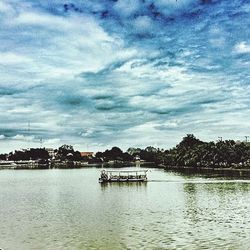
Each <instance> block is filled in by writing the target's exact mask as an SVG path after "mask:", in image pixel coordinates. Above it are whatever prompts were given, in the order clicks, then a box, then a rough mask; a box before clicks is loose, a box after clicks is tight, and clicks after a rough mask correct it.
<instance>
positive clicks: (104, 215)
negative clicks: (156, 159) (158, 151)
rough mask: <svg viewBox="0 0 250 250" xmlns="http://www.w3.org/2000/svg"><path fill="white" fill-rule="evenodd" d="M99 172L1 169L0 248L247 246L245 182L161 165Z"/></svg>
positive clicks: (249, 203) (249, 201) (249, 224)
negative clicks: (110, 177) (124, 176)
mask: <svg viewBox="0 0 250 250" xmlns="http://www.w3.org/2000/svg"><path fill="white" fill-rule="evenodd" d="M99 175H100V169H96V168H86V169H71V170H66V169H64V170H59V169H55V170H20V171H18V170H16V171H13V170H2V171H0V249H3V250H7V249H11V250H12V249H20V250H22V249H24V250H28V249H46V250H47V249H51V250H52V249H53V250H56V249H112V250H113V249H250V239H249V235H250V181H247V180H226V179H218V178H217V179H215V178H204V177H195V176H185V175H180V174H176V173H172V172H166V171H164V170H161V169H151V170H150V171H149V172H148V179H149V182H148V183H140V184H138V183H127V184H126V183H121V184H118V183H113V184H107V185H103V184H99V183H98V177H99Z"/></svg>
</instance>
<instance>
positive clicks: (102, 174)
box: [101, 170, 108, 180]
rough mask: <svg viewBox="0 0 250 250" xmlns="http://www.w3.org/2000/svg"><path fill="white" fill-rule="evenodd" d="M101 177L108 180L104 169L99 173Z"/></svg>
mask: <svg viewBox="0 0 250 250" xmlns="http://www.w3.org/2000/svg"><path fill="white" fill-rule="evenodd" d="M101 179H103V180H108V174H107V173H106V172H105V170H103V171H102V173H101Z"/></svg>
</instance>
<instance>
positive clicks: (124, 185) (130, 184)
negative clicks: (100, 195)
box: [100, 182, 147, 190]
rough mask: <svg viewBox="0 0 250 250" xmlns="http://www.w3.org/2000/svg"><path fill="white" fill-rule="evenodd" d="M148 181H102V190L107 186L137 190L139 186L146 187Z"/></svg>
mask: <svg viewBox="0 0 250 250" xmlns="http://www.w3.org/2000/svg"><path fill="white" fill-rule="evenodd" d="M146 186H147V182H103V183H100V187H101V189H102V190H105V189H106V188H112V187H114V188H125V189H126V190H128V189H131V188H132V189H133V190H136V189H138V188H146Z"/></svg>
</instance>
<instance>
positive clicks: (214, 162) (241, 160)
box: [0, 134, 250, 168]
mask: <svg viewBox="0 0 250 250" xmlns="http://www.w3.org/2000/svg"><path fill="white" fill-rule="evenodd" d="M7 159H8V160H13V161H18V160H45V161H46V160H49V159H51V156H50V155H49V153H48V151H47V150H46V149H45V148H37V149H29V150H20V151H18V150H16V151H14V152H11V153H9V154H0V160H7ZM54 159H55V160H61V161H87V162H89V163H105V162H111V161H113V162H132V161H135V160H140V161H145V162H151V163H154V164H156V165H165V166H176V167H178V166H188V167H193V168H208V167H212V168H216V167H240V168H244V167H249V166H250V143H247V142H236V141H234V140H219V141H217V142H213V141H212V142H204V141H201V140H199V139H198V138H196V137H195V136H194V135H193V134H188V135H186V136H185V137H184V138H183V139H182V141H181V142H180V143H179V144H177V145H176V146H175V147H173V148H171V149H168V150H165V149H160V148H155V147H151V146H149V147H146V148H145V149H141V148H132V147H131V148H129V149H128V150H127V151H126V152H123V151H122V150H121V149H120V148H119V147H113V148H111V149H107V150H105V151H103V152H97V153H96V154H95V155H93V156H81V153H80V152H79V151H75V150H74V148H73V146H71V145H62V146H61V147H59V148H58V149H55V157H54Z"/></svg>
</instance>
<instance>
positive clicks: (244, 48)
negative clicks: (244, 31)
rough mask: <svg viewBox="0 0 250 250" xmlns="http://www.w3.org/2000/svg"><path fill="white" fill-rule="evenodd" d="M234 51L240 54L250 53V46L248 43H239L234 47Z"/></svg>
mask: <svg viewBox="0 0 250 250" xmlns="http://www.w3.org/2000/svg"><path fill="white" fill-rule="evenodd" d="M234 50H235V52H236V53H239V54H241V53H242V54H244V53H250V44H248V43H247V42H246V41H243V42H240V43H237V44H236V45H235V47H234Z"/></svg>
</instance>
